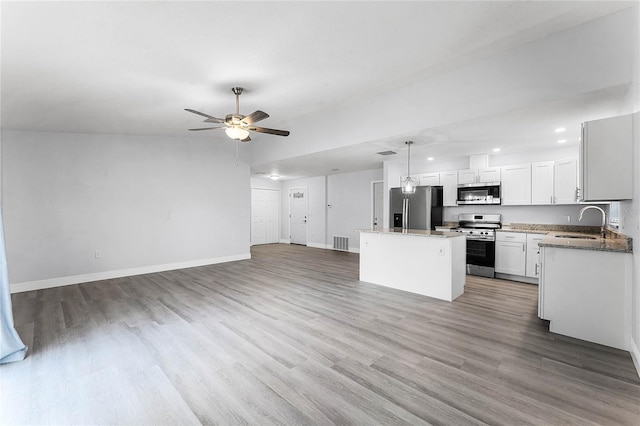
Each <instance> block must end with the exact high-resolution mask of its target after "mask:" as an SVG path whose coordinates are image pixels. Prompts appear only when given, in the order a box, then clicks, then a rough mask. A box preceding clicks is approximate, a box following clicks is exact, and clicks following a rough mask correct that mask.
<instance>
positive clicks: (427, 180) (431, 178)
mask: <svg viewBox="0 0 640 426" xmlns="http://www.w3.org/2000/svg"><path fill="white" fill-rule="evenodd" d="M420 185H422V186H438V185H440V173H423V174H421V175H420Z"/></svg>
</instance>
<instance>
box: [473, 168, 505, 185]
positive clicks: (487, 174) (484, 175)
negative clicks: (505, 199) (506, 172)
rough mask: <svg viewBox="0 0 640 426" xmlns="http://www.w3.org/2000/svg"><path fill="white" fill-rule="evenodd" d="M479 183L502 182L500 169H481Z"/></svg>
mask: <svg viewBox="0 0 640 426" xmlns="http://www.w3.org/2000/svg"><path fill="white" fill-rule="evenodd" d="M478 182H500V167H489V168H486V169H479V170H478Z"/></svg>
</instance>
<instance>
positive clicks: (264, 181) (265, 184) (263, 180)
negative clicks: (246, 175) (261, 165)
mask: <svg viewBox="0 0 640 426" xmlns="http://www.w3.org/2000/svg"><path fill="white" fill-rule="evenodd" d="M250 182H251V188H262V189H282V181H279V180H273V179H271V178H268V177H264V176H251V179H250Z"/></svg>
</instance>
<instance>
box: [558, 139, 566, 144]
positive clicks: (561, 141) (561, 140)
mask: <svg viewBox="0 0 640 426" xmlns="http://www.w3.org/2000/svg"><path fill="white" fill-rule="evenodd" d="M566 141H567V140H566V139H560V140H559V141H558V143H565V142H566Z"/></svg>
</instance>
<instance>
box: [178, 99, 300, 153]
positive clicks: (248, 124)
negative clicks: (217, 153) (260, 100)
mask: <svg viewBox="0 0 640 426" xmlns="http://www.w3.org/2000/svg"><path fill="white" fill-rule="evenodd" d="M231 90H232V91H233V93H234V94H235V95H236V112H235V114H227V116H226V117H225V118H224V119H222V118H217V117H213V116H211V115H209V114H205V113H204V112H200V111H196V110H194V109H189V108H185V109H184V110H185V111H189V112H191V113H193V114H198V115H201V116H203V117H206V118H207V119H206V120H204V121H205V123H218V124H224V126H219V127H202V128H199V129H189V130H218V129H223V130H224V131H225V133H226V134H227V136H229V137H230V138H231V139H235V140H238V141H242V142H249V141H250V140H251V138H250V137H249V132H258V133H268V134H270V135H278V136H289V131H288V130H277V129H268V128H266V127H256V126H254V125H253V124H254V123H257V122H258V121H261V120H264V119H265V118H268V117H269V114H267V113H266V112H264V111H260V110H258V111H254V112H252V113H251V114H249V115H246V116H245V115H242V114H240V95H241V94H242V92H243V91H244V89H243V88H242V87H234V88H232V89H231Z"/></svg>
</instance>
